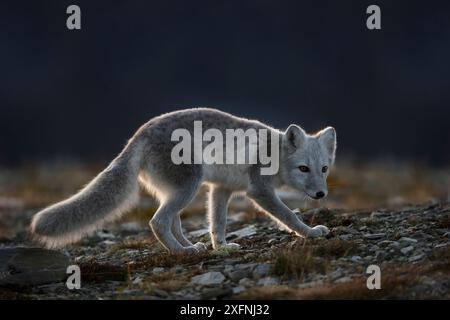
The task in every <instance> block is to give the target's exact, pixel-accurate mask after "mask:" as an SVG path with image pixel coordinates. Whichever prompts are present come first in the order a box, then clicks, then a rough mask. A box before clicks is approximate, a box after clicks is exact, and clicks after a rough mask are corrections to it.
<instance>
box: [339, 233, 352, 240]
mask: <svg viewBox="0 0 450 320" xmlns="http://www.w3.org/2000/svg"><path fill="white" fill-rule="evenodd" d="M352 238H353V235H352V234H341V235H340V236H339V239H341V240H344V241H348V240H351V239H352Z"/></svg>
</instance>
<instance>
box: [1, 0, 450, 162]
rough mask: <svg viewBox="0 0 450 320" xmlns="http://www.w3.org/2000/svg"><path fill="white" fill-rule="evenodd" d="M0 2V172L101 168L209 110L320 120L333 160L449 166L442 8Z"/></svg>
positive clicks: (270, 119) (449, 66) (271, 119)
mask: <svg viewBox="0 0 450 320" xmlns="http://www.w3.org/2000/svg"><path fill="white" fill-rule="evenodd" d="M70 4H73V2H71V1H65V0H63V1H49V0H45V1H31V0H28V1H12V0H5V1H2V2H1V3H0V21H1V22H0V23H1V24H2V25H1V27H0V38H1V39H2V50H0V61H1V62H0V63H1V65H0V66H1V68H2V72H1V73H0V112H1V116H0V145H1V148H2V151H1V152H0V166H2V167H15V166H23V165H27V164H33V163H41V162H47V161H55V159H56V160H57V159H68V160H70V161H72V160H78V161H82V162H96V163H98V162H102V163H107V162H109V161H110V160H111V159H112V157H114V156H115V155H116V154H117V153H118V152H120V150H121V149H122V147H123V146H124V144H125V142H126V140H127V139H128V138H130V137H131V136H132V135H133V134H134V132H135V131H136V130H137V129H138V128H139V127H140V126H141V125H142V124H143V123H145V122H147V121H148V120H149V119H151V118H152V117H154V116H157V115H160V114H162V113H165V112H169V111H173V110H176V109H182V108H188V107H197V106H209V107H215V108H218V109H221V110H223V111H226V112H230V113H233V114H235V115H238V116H244V117H248V118H255V119H258V120H260V121H262V122H265V123H268V124H270V125H272V126H274V127H277V128H279V129H283V128H286V127H287V126H288V125H289V124H290V123H297V124H299V125H301V126H302V127H304V128H305V130H306V131H309V132H313V131H317V130H319V129H321V128H322V127H324V126H327V125H332V126H334V127H335V128H336V130H337V134H338V156H337V161H338V163H339V161H340V160H339V159H340V158H341V157H342V158H344V159H347V158H350V159H354V160H355V162H356V163H357V162H358V161H362V162H366V161H368V162H370V161H373V160H379V161H394V162H395V161H400V162H406V163H414V164H425V165H427V166H433V167H434V166H436V167H443V166H448V164H449V163H450V130H449V125H448V123H449V119H450V107H449V106H450V76H449V75H450V60H449V59H448V57H449V56H450V41H449V39H450V19H449V18H448V14H449V13H450V2H448V1H437V0H436V1H429V2H426V3H424V2H421V1H406V0H402V1H395V2H392V1H377V3H376V4H377V5H379V6H380V7H381V11H382V15H381V20H382V30H377V31H369V30H367V28H366V24H365V22H366V18H367V14H366V13H365V12H366V8H367V6H368V5H370V4H373V3H371V2H366V1H348V2H347V1H346V2H336V1H315V2H306V1H285V2H282V3H280V2H276V1H269V0H263V1H261V0H260V1H246V2H239V1H215V2H214V3H212V2H207V1H195V2H189V3H188V2H186V1H180V0H169V1H164V2H163V1H158V2H149V1H128V2H127V3H124V2H122V1H95V2H89V1H86V0H79V1H77V2H76V4H77V5H79V6H80V7H81V12H82V29H81V30H78V31H69V30H67V29H66V26H65V21H66V18H67V14H66V8H67V6H68V5H70Z"/></svg>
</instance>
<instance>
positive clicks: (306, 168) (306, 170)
mask: <svg viewBox="0 0 450 320" xmlns="http://www.w3.org/2000/svg"><path fill="white" fill-rule="evenodd" d="M298 168H299V169H300V171H301V172H309V168H308V167H307V166H300V167H298Z"/></svg>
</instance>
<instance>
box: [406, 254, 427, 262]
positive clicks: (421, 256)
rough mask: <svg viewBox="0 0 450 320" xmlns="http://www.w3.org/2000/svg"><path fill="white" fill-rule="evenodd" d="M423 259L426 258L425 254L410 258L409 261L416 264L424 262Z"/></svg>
mask: <svg viewBox="0 0 450 320" xmlns="http://www.w3.org/2000/svg"><path fill="white" fill-rule="evenodd" d="M423 258H425V254H424V253H420V254H417V255H414V256H412V257H410V258H409V259H408V261H409V262H416V261H420V260H422V259H423Z"/></svg>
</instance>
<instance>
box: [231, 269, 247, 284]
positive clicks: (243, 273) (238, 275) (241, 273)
mask: <svg viewBox="0 0 450 320" xmlns="http://www.w3.org/2000/svg"><path fill="white" fill-rule="evenodd" d="M249 274H250V272H249V271H248V270H236V271H232V272H230V273H229V275H228V276H229V277H230V279H231V280H232V281H234V282H237V281H239V280H241V279H243V278H246V277H248V275H249Z"/></svg>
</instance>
